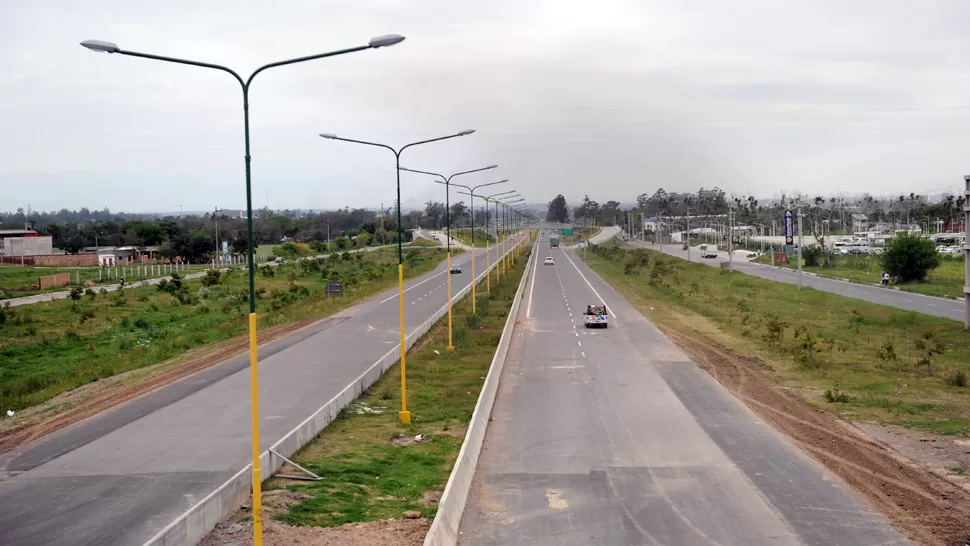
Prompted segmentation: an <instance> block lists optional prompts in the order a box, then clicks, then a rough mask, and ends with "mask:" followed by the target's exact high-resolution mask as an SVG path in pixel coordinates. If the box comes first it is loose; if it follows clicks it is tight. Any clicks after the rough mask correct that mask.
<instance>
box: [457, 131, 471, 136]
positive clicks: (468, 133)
mask: <svg viewBox="0 0 970 546" xmlns="http://www.w3.org/2000/svg"><path fill="white" fill-rule="evenodd" d="M474 132H475V130H474V129H465V130H464V131H461V132H459V133H458V136H468V135H470V134H472V133H474Z"/></svg>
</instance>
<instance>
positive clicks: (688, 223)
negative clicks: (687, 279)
mask: <svg viewBox="0 0 970 546" xmlns="http://www.w3.org/2000/svg"><path fill="white" fill-rule="evenodd" d="M702 258H703V256H702ZM687 261H688V262H689V261H690V209H687ZM701 261H704V260H703V259H702V260H701Z"/></svg>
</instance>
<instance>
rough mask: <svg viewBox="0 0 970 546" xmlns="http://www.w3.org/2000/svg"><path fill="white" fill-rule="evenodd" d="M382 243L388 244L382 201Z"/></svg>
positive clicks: (382, 203)
mask: <svg viewBox="0 0 970 546" xmlns="http://www.w3.org/2000/svg"><path fill="white" fill-rule="evenodd" d="M381 244H382V245H386V244H387V234H386V233H384V202H383V201H381Z"/></svg>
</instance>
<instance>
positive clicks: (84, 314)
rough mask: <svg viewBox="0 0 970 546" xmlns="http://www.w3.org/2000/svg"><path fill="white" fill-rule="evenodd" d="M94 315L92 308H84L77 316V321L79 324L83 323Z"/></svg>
mask: <svg viewBox="0 0 970 546" xmlns="http://www.w3.org/2000/svg"><path fill="white" fill-rule="evenodd" d="M94 316H95V314H94V309H85V310H84V311H83V312H82V313H81V316H80V317H78V320H79V321H80V322H81V324H84V323H85V322H87V321H89V320H91V319H93V318H94Z"/></svg>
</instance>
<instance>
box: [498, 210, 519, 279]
mask: <svg viewBox="0 0 970 546" xmlns="http://www.w3.org/2000/svg"><path fill="white" fill-rule="evenodd" d="M507 199H514V200H513V201H507ZM523 201H525V199H524V198H522V196H521V195H519V194H517V193H516V194H513V195H509V196H506V197H500V198H498V199H495V202H496V205H502V212H503V215H502V218H503V220H504V229H503V231H506V232H507V231H508V230H509V223H508V207H509V205H510V204H512V203H521V202H523ZM506 239H507V237H506V238H503V239H502V274H503V275H504V274H505V273H507V272H508V270H509V267H511V263H510V261H509V256H508V249H509V245H511V242H506ZM496 277H497V276H496Z"/></svg>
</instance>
